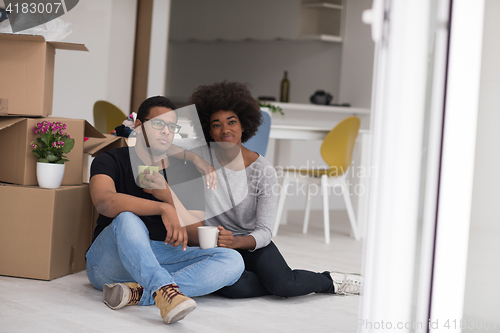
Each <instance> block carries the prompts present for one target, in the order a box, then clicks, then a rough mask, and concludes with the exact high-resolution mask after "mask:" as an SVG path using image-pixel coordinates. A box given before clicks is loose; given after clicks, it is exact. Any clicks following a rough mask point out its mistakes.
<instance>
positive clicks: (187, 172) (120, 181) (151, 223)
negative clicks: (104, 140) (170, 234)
mask: <svg viewBox="0 0 500 333" xmlns="http://www.w3.org/2000/svg"><path fill="white" fill-rule="evenodd" d="M131 154H132V157H131ZM169 161H170V165H169V166H168V167H167V168H165V171H166V176H167V181H168V184H169V186H170V187H171V188H172V190H173V191H174V192H175V194H176V196H177V197H178V198H179V200H180V202H181V203H182V204H183V205H184V207H186V209H187V210H199V211H204V210H205V200H204V199H205V198H204V188H203V180H202V178H201V175H200V173H199V172H198V171H197V170H196V168H195V166H194V165H193V164H192V163H190V162H188V163H187V164H184V162H183V161H181V160H178V159H175V158H169ZM141 164H143V163H142V162H141V161H140V159H139V157H138V156H137V154H136V153H135V151H134V150H133V149H129V148H128V147H122V148H116V149H111V150H110V151H108V152H105V153H102V154H99V155H98V156H97V157H96V158H95V159H94V161H93V162H92V167H91V171H90V176H91V177H92V176H94V175H98V174H104V175H107V176H109V177H111V179H113V181H114V183H115V188H116V192H117V193H123V194H129V195H132V196H134V197H138V198H143V199H148V200H154V201H160V200H158V199H156V198H155V197H154V196H153V195H152V194H149V193H146V192H144V190H143V189H142V188H141V187H139V186H137V184H136V181H135V177H134V171H133V170H132V165H134V167H135V168H137V166H138V165H141ZM135 174H136V175H137V170H136V173H135ZM160 174H163V171H162V170H160ZM139 217H140V218H141V220H142V221H143V222H144V224H145V225H146V227H147V228H148V230H149V238H150V239H152V240H157V241H164V240H165V238H166V237H167V232H166V229H165V225H164V224H163V222H162V219H161V216H160V215H151V216H139ZM112 221H113V219H112V218H109V217H106V216H104V215H101V214H99V218H98V219H97V227H96V228H95V231H94V240H95V239H96V238H97V236H98V235H99V234H100V233H101V231H102V230H104V228H106V227H107V226H108V225H109V224H111V222H112Z"/></svg>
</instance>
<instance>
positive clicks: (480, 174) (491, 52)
mask: <svg viewBox="0 0 500 333" xmlns="http://www.w3.org/2000/svg"><path fill="white" fill-rule="evenodd" d="M485 6H486V7H485V18H484V20H485V22H484V35H483V54H482V68H481V85H480V96H479V114H478V124H477V126H478V128H477V142H476V160H475V168H474V169H475V170H474V187H473V198H472V212H471V227H470V236H469V253H468V259H467V280H466V290H465V305H464V318H465V319H467V320H470V319H472V320H477V322H475V323H483V324H484V323H487V322H489V323H490V324H492V325H491V327H490V329H489V330H487V331H488V332H500V317H499V314H500V284H499V283H498V276H499V274H500V260H499V259H498V255H499V253H500V241H499V240H500V210H499V209H498V204H499V202H500V192H499V191H498V189H499V188H500V172H499V170H500V150H499V149H498V143H499V142H500V131H499V130H498V124H500V112H499V109H500V100H499V99H498V92H499V91H500V62H499V61H498V54H500V39H499V38H498V31H499V30H500V21H498V16H499V15H500V2H499V1H497V0H486V3H485ZM457 181H460V180H459V179H458V180H457ZM468 323H469V322H468ZM494 323H496V329H493V325H494ZM472 327H474V326H472ZM483 329H484V328H483ZM464 331H468V332H476V331H481V330H479V329H478V328H474V329H467V330H464Z"/></svg>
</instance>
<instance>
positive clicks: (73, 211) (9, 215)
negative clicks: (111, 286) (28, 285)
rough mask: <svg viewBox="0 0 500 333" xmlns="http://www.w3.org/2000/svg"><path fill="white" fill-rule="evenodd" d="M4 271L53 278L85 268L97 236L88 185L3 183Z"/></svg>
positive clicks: (0, 254)
mask: <svg viewBox="0 0 500 333" xmlns="http://www.w3.org/2000/svg"><path fill="white" fill-rule="evenodd" d="M0 211H1V212H2V217H1V219H0V262H1V263H2V264H1V265H0V275H7V276H17V277H25V278H33V279H42V280H52V279H55V278H58V277H61V276H64V275H67V274H71V273H75V272H78V271H82V270H84V269H85V252H86V251H87V249H88V248H89V247H90V244H91V241H92V236H93V230H92V228H93V224H94V216H93V211H94V209H93V206H92V201H91V199H90V193H89V186H88V185H87V184H84V185H79V186H61V187H60V188H59V189H56V190H52V189H42V188H40V187H35V186H20V185H12V184H3V183H0Z"/></svg>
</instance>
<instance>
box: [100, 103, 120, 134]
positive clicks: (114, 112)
mask: <svg viewBox="0 0 500 333" xmlns="http://www.w3.org/2000/svg"><path fill="white" fill-rule="evenodd" d="M125 119H127V116H126V115H125V113H123V111H122V110H120V109H119V108H118V107H117V106H115V105H113V104H111V103H109V102H106V101H97V102H95V104H94V126H95V128H97V129H98V130H99V131H100V132H101V133H104V134H109V133H111V132H113V131H114V130H115V128H116V127H117V126H120V125H121V124H122V123H123V121H124V120H125Z"/></svg>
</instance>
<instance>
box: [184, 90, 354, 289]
mask: <svg viewBox="0 0 500 333" xmlns="http://www.w3.org/2000/svg"><path fill="white" fill-rule="evenodd" d="M190 104H195V105H196V108H197V111H198V116H199V119H200V123H201V127H202V129H203V135H204V137H205V139H206V141H207V142H208V143H209V145H208V153H209V156H210V161H209V162H210V163H211V164H213V165H214V167H215V168H216V170H220V172H221V173H222V177H221V175H219V176H218V178H219V183H218V185H217V186H218V187H224V186H227V187H228V190H227V192H224V191H207V200H208V201H207V205H206V207H207V210H208V211H210V210H211V209H212V210H215V211H217V209H219V210H218V212H215V213H213V214H212V215H210V214H208V216H207V217H209V218H207V219H206V221H205V222H204V224H205V225H208V226H218V228H219V238H218V246H220V247H226V248H231V249H236V250H237V251H238V252H239V253H240V254H241V255H242V257H243V260H244V262H245V271H244V272H243V274H242V276H241V278H240V279H239V280H238V281H237V282H236V283H235V284H233V285H232V286H228V287H224V288H222V289H221V290H219V291H218V293H219V294H221V295H223V296H225V297H229V298H244V297H256V296H263V295H270V294H271V295H277V296H282V297H291V296H301V295H306V294H309V293H313V292H315V293H330V294H342V295H349V294H351V295H352V294H359V293H360V290H361V277H360V276H359V275H358V276H356V275H347V274H343V273H337V272H329V271H325V272H323V273H315V272H311V271H306V270H292V269H291V268H290V267H289V266H288V264H287V263H286V261H285V259H284V258H283V256H282V255H281V253H280V252H279V250H278V248H277V247H276V245H275V244H274V243H273V242H272V240H271V238H272V231H271V230H272V229H273V224H274V219H275V214H276V206H277V197H278V192H279V191H278V188H279V187H278V186H279V185H278V180H277V175H276V170H275V169H274V167H273V166H272V165H271V163H269V162H268V161H267V160H266V159H265V158H264V157H263V156H261V155H259V154H258V153H256V152H253V151H251V150H249V149H247V148H245V147H244V146H243V145H242V143H244V142H246V141H247V140H248V139H249V138H251V137H252V136H253V135H254V134H255V133H256V132H257V129H258V127H259V125H260V124H261V122H262V115H261V111H260V107H259V104H258V102H257V101H256V100H255V99H254V98H253V97H252V95H251V93H250V91H249V89H248V88H247V86H246V85H245V84H242V83H236V82H226V81H224V82H221V83H215V84H212V85H209V86H201V87H199V88H198V89H196V90H195V92H194V93H193V95H192V96H191V99H190ZM214 141H215V142H214ZM242 172H243V178H241V173H242ZM237 177H240V178H239V179H240V181H238V178H237ZM241 179H243V181H241ZM242 183H243V185H244V186H242ZM225 184H227V185H225ZM229 185H231V186H229ZM242 188H243V190H242V191H244V194H243V195H241V191H240V193H237V192H238V191H239V190H241V189H242ZM223 192H224V193H225V197H224V195H223ZM238 196H239V198H238ZM227 197H229V199H230V201H231V204H230V205H227V204H226V206H227V207H229V208H228V209H224V210H223V209H222V208H224V207H223V206H224V204H221V203H223V202H224V201H228V199H227ZM214 207H215V208H214ZM210 216H212V217H210ZM202 224H203V222H200V223H197V224H195V225H191V226H189V227H188V234H189V244H190V245H197V244H198V234H197V227H198V226H200V225H202Z"/></svg>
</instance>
